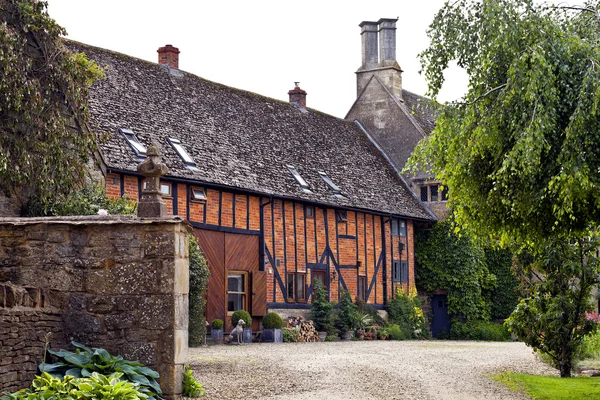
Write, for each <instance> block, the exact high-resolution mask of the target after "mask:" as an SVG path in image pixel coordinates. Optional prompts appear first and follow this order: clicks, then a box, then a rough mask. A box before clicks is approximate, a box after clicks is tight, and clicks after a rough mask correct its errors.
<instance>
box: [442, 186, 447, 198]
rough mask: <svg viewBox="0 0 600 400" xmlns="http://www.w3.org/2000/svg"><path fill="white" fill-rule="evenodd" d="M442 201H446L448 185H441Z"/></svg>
mask: <svg viewBox="0 0 600 400" xmlns="http://www.w3.org/2000/svg"><path fill="white" fill-rule="evenodd" d="M442 201H448V186H446V185H443V186H442Z"/></svg>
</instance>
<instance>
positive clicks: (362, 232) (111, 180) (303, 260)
mask: <svg viewBox="0 0 600 400" xmlns="http://www.w3.org/2000/svg"><path fill="white" fill-rule="evenodd" d="M163 183H165V184H167V185H169V186H170V195H168V196H165V198H164V199H165V202H166V204H167V209H168V211H169V213H172V214H176V215H180V216H183V217H185V218H186V219H188V220H189V221H190V222H191V223H192V225H193V226H194V227H195V228H197V229H200V230H207V231H218V232H226V233H232V234H241V235H257V236H258V237H259V248H258V250H257V251H258V252H259V256H260V257H262V261H263V262H260V261H261V259H259V263H258V270H259V271H265V272H266V277H267V278H266V280H267V293H266V301H267V304H268V305H269V307H272V308H281V307H282V306H288V307H290V306H291V307H295V306H297V307H300V308H301V307H303V306H305V307H307V306H308V304H310V299H311V292H312V284H311V283H312V281H313V278H314V277H320V278H321V279H322V280H323V281H324V283H325V285H326V286H327V287H328V289H329V295H330V299H331V300H338V299H339V295H340V292H341V290H342V289H346V290H348V291H349V292H350V293H351V295H352V297H353V298H355V297H357V296H359V295H361V294H362V296H363V297H364V298H365V299H366V302H368V303H371V304H376V305H383V304H385V303H386V301H387V300H388V299H390V298H391V296H393V293H394V291H395V290H396V288H398V287H401V288H403V289H404V290H407V289H408V287H409V285H411V286H414V239H413V238H414V225H413V222H412V221H411V220H397V219H392V218H391V217H390V216H386V215H377V214H371V213H363V212H357V211H350V210H347V211H344V210H336V209H333V208H322V207H318V206H314V205H310V204H306V203H302V202H294V201H288V200H285V201H284V200H280V199H271V198H269V197H265V196H263V197H261V196H257V195H249V194H245V193H242V192H238V193H233V192H229V191H224V190H221V189H219V188H215V187H203V186H195V185H192V184H188V183H172V182H163ZM106 185H107V193H108V194H109V195H110V196H114V197H117V196H122V195H127V196H129V197H131V198H133V199H136V200H137V199H138V198H139V196H140V194H141V190H142V188H143V180H142V178H141V177H137V176H126V175H119V174H109V175H108V176H107V179H106ZM193 188H199V189H203V190H204V192H205V194H206V200H203V201H195V200H193V199H191V196H190V193H191V190H192V189H193ZM399 222H404V223H405V224H406V225H405V226H406V231H405V234H404V235H402V234H401V233H399V232H398V230H396V232H393V229H392V224H393V223H396V224H397V223H399ZM213 236H214V235H213ZM213 236H211V235H206V237H205V238H204V241H205V243H204V247H207V246H208V242H209V241H210V240H217V238H213ZM400 243H402V246H400ZM201 245H202V243H201ZM201 247H202V246H201ZM401 248H402V249H401ZM213 250H214V249H213ZM401 250H402V251H401ZM204 251H205V253H207V255H208V254H212V253H213V251H212V250H211V249H204ZM210 257H211V256H209V257H208V258H209V261H210ZM395 261H400V262H402V261H403V262H405V263H406V264H407V268H406V269H407V273H408V277H406V276H404V278H403V279H402V280H403V281H405V282H395V281H394V271H393V270H394V262H395ZM209 264H210V262H209ZM213 264H219V266H218V267H217V266H216V265H212V266H211V267H212V268H220V269H227V268H228V267H226V266H224V264H223V263H221V262H220V261H219V262H217V263H213ZM291 274H293V275H291ZM299 275H300V277H299ZM405 275H406V274H405ZM214 276H219V277H223V276H226V273H225V271H218V272H217V271H215V272H214ZM406 281H407V282H406ZM302 282H303V283H304V288H301V287H300V285H298V284H299V283H302ZM290 283H291V284H292V285H295V287H294V288H293V290H291V289H290V287H289V286H290V285H289V284H290ZM226 284H227V282H226V281H224V282H223V284H222V285H220V286H219V288H218V289H217V288H215V289H214V291H215V293H217V292H219V293H220V292H223V293H225V294H224V296H225V298H226V287H225V285H226ZM361 286H362V290H361ZM210 297H211V296H209V302H210V301H211V299H210ZM219 301H221V300H219ZM223 301H225V300H223ZM210 309H214V310H215V315H214V316H213V315H211V316H209V318H211V317H214V318H216V317H218V318H223V319H226V318H225V317H224V316H223V317H221V316H217V314H220V313H222V312H223V305H222V304H219V305H212V306H211V305H208V306H207V310H210ZM217 310H219V311H217Z"/></svg>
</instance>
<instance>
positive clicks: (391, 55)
mask: <svg viewBox="0 0 600 400" xmlns="http://www.w3.org/2000/svg"><path fill="white" fill-rule="evenodd" d="M396 21H398V18H381V19H380V20H379V21H377V23H378V24H379V64H380V65H381V66H391V65H394V64H395V63H396Z"/></svg>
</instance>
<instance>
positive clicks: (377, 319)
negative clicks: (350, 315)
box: [355, 297, 385, 326]
mask: <svg viewBox="0 0 600 400" xmlns="http://www.w3.org/2000/svg"><path fill="white" fill-rule="evenodd" d="M355 304H356V308H357V309H358V312H359V313H361V314H367V315H369V316H370V317H371V319H372V320H373V323H375V324H377V325H380V326H383V325H385V320H384V319H383V318H382V317H381V315H379V313H378V312H377V310H376V309H375V307H373V306H372V305H371V304H368V303H365V302H364V301H363V300H360V299H359V298H358V297H357V298H356V302H355Z"/></svg>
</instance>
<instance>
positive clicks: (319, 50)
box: [48, 0, 467, 118]
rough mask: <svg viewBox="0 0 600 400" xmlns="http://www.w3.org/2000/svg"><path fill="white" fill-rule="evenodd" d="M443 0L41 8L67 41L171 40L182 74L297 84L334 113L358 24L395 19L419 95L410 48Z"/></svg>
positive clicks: (345, 88)
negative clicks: (60, 27)
mask: <svg viewBox="0 0 600 400" xmlns="http://www.w3.org/2000/svg"><path fill="white" fill-rule="evenodd" d="M444 1H445V0H421V1H414V0H371V1H368V0H367V1H364V0H363V1H356V0H347V1H340V0H336V1H334V0H320V1H317V0H305V1H302V2H298V1H286V0H258V1H248V0H245V1H243V0H227V1H224V0H196V1H191V0H188V1H184V0H167V1H155V0H146V1H140V0H119V1H116V0H103V1H93V2H92V1H86V0H48V3H49V6H48V10H49V13H50V16H51V17H53V18H54V19H55V20H56V21H57V22H58V23H59V24H60V25H62V26H63V27H64V28H65V29H66V30H67V32H68V34H69V35H68V37H69V38H70V39H73V40H77V41H80V42H84V43H87V44H91V45H94V46H99V47H103V48H106V49H110V50H114V51H118V52H121V53H125V54H128V55H131V56H134V57H138V58H142V59H145V60H149V61H153V62H156V61H157V59H158V55H157V53H156V50H157V49H158V48H159V47H161V46H164V45H165V44H172V45H173V46H175V47H178V48H179V50H180V51H181V53H180V55H179V68H180V69H181V70H184V71H187V72H191V73H193V74H196V75H198V76H201V77H203V78H205V79H209V80H212V81H216V82H219V83H223V84H225V85H228V86H233V87H236V88H240V89H244V90H249V91H252V92H255V93H259V94H262V95H265V96H269V97H273V98H276V99H280V100H284V101H288V95H287V92H288V90H290V89H292V88H293V86H294V81H299V82H300V87H302V89H304V90H306V91H307V92H308V96H307V106H308V107H312V108H315V109H318V110H321V111H324V112H326V113H329V114H332V115H334V116H337V117H340V118H343V117H344V116H345V115H346V112H347V111H348V110H349V108H350V106H351V105H352V103H353V102H354V100H355V98H356V76H355V74H354V72H355V71H356V70H357V69H358V67H359V66H360V64H361V41H360V28H359V27H358V24H359V23H360V22H361V21H365V20H367V21H377V20H378V19H379V18H395V17H400V19H399V20H398V22H397V25H396V26H397V31H396V35H397V36H396V41H397V50H396V51H397V60H398V63H399V64H400V66H401V67H402V69H403V70H404V73H403V78H402V80H403V86H404V88H405V89H407V90H410V91H412V92H415V93H418V94H425V92H426V90H427V86H426V82H425V80H424V78H423V76H421V75H419V73H418V71H419V70H420V64H419V61H418V59H417V54H418V53H419V52H421V51H423V50H424V49H425V48H426V47H427V45H428V43H429V41H428V38H427V35H426V30H427V27H428V26H429V24H430V22H431V21H432V20H433V17H434V15H435V13H436V11H437V10H438V9H439V8H440V7H441V6H442V5H443V3H444ZM448 78H449V79H448V83H447V84H446V86H445V87H444V90H443V92H442V93H441V94H440V100H442V101H446V100H455V99H457V98H459V97H461V96H462V94H463V93H464V92H465V91H466V84H467V80H466V77H464V76H463V75H461V74H452V76H448Z"/></svg>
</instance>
